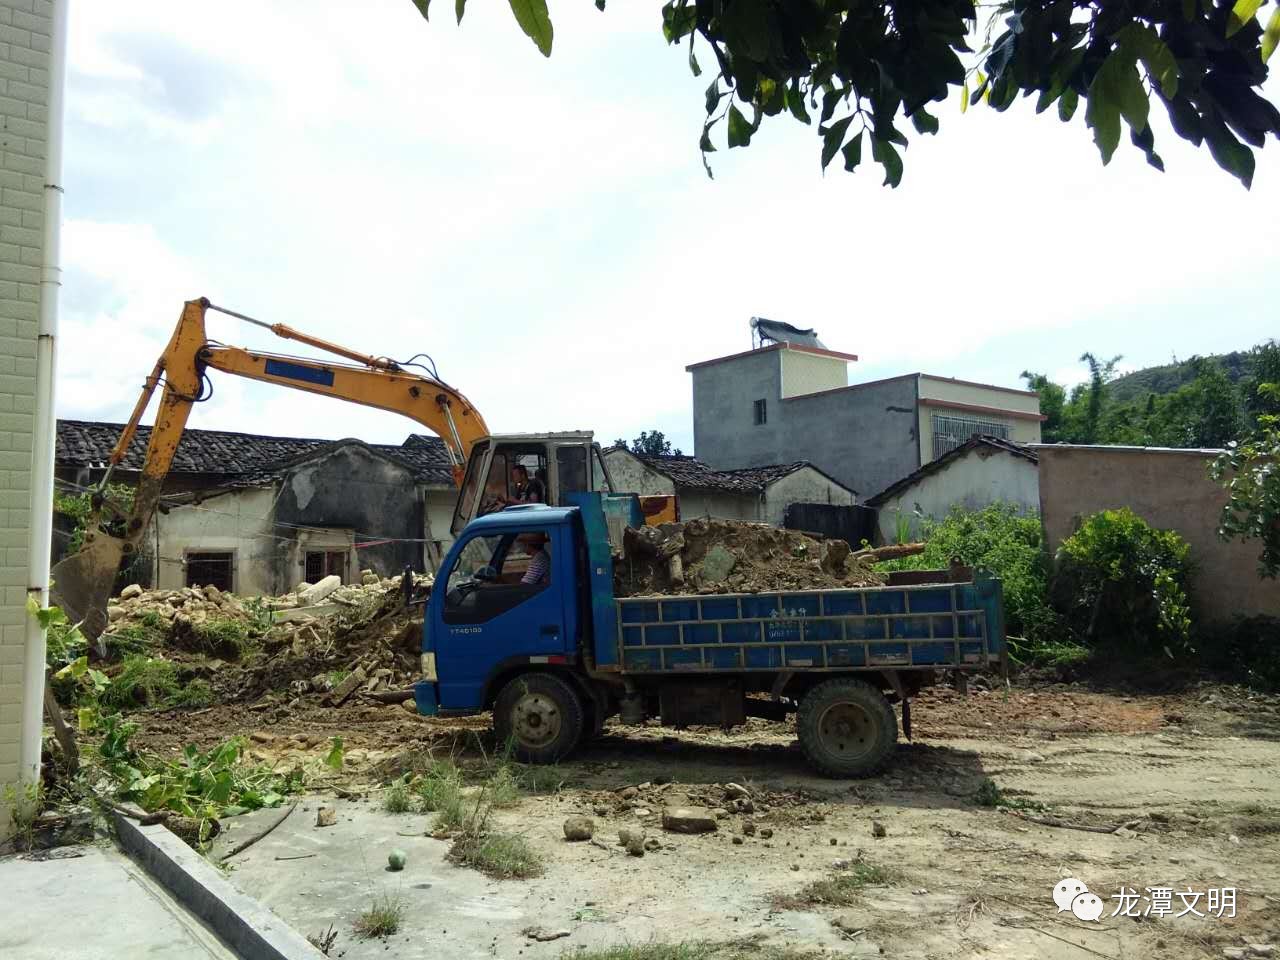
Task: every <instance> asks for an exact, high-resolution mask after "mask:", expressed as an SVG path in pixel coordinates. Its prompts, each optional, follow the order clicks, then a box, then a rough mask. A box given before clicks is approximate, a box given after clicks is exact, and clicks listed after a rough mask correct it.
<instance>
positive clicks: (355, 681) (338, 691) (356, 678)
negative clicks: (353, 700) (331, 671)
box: [329, 667, 368, 707]
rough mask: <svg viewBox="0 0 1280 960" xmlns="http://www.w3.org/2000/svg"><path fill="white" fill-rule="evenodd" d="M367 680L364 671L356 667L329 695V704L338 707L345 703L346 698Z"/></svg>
mask: <svg viewBox="0 0 1280 960" xmlns="http://www.w3.org/2000/svg"><path fill="white" fill-rule="evenodd" d="M367 679H368V678H367V677H366V676H365V674H364V670H362V669H361V668H359V667H356V668H355V669H354V670H352V671H351V672H350V673H349V674H347V676H346V678H345V679H344V680H343V681H342V682H341V683H340V684H338V685H337V686H336V687H334V688H333V693H331V694H329V702H330V703H332V704H333V705H334V706H337V707H340V706H342V705H343V704H344V703H346V702H347V698H349V697H350V696H351V694H353V693H355V692H356V688H357V687H359V686H360V685H361V684H362V683H364V682H365V680H367Z"/></svg>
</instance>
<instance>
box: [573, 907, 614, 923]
mask: <svg viewBox="0 0 1280 960" xmlns="http://www.w3.org/2000/svg"><path fill="white" fill-rule="evenodd" d="M608 919H609V915H608V914H607V913H605V912H604V911H603V910H601V909H600V908H599V907H579V908H578V909H577V910H575V911H574V912H573V920H574V922H575V923H606V922H607V921H608Z"/></svg>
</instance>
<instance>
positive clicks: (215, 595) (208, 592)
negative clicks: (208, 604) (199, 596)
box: [204, 583, 222, 603]
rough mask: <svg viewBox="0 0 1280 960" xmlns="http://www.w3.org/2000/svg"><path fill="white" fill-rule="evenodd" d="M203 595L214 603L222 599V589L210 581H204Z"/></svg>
mask: <svg viewBox="0 0 1280 960" xmlns="http://www.w3.org/2000/svg"><path fill="white" fill-rule="evenodd" d="M204 596H205V599H206V600H212V601H213V602H214V603H217V602H219V601H220V600H221V599H222V591H221V590H219V589H218V588H217V587H215V586H214V585H213V584H212V583H206V584H205V585H204Z"/></svg>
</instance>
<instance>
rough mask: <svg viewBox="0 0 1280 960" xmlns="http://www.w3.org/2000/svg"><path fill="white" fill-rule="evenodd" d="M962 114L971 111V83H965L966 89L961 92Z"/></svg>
mask: <svg viewBox="0 0 1280 960" xmlns="http://www.w3.org/2000/svg"><path fill="white" fill-rule="evenodd" d="M960 94H961V96H960V112H961V113H964V112H965V111H967V110H968V109H969V81H968V80H966V81H965V82H964V87H963V89H961V91H960Z"/></svg>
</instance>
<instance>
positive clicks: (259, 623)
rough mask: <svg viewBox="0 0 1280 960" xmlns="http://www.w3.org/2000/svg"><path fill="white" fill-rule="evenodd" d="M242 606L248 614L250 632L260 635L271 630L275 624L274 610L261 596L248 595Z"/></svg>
mask: <svg viewBox="0 0 1280 960" xmlns="http://www.w3.org/2000/svg"><path fill="white" fill-rule="evenodd" d="M244 608H245V610H246V612H248V614H249V629H250V631H251V632H253V633H255V634H257V635H259V636H262V635H264V634H266V633H269V632H270V631H271V628H272V626H274V625H275V616H276V615H275V611H274V610H272V609H271V608H270V607H269V606H267V604H266V602H265V601H264V600H263V599H262V598H261V597H250V598H249V599H248V600H246V601H245V602H244Z"/></svg>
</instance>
